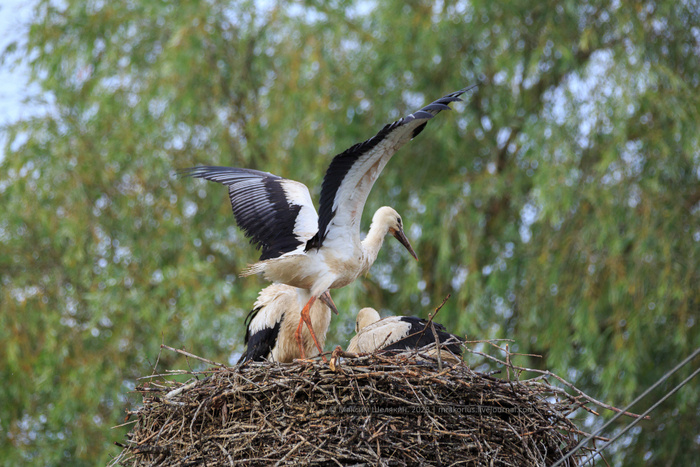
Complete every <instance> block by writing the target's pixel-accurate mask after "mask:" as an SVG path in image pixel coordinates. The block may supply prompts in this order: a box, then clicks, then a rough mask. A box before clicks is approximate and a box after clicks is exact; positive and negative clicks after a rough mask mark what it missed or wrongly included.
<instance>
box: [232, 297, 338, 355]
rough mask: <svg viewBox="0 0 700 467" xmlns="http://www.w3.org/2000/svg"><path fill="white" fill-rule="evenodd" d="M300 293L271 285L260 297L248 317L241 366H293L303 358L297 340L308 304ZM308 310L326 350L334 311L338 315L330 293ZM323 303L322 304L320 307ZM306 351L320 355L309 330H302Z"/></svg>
mask: <svg viewBox="0 0 700 467" xmlns="http://www.w3.org/2000/svg"><path fill="white" fill-rule="evenodd" d="M300 292H302V291H301V289H298V288H296V287H292V286H289V285H285V284H272V285H269V286H267V287H265V288H264V289H263V290H262V291H260V293H259V294H258V299H257V300H256V301H255V304H254V305H253V309H252V310H251V311H250V313H248V316H247V317H246V332H245V344H246V346H247V347H246V351H245V352H244V353H243V355H242V356H241V358H240V360H238V363H242V362H246V361H252V362H257V361H262V360H266V359H268V360H272V361H275V362H280V363H290V362H292V361H293V360H294V359H295V358H302V355H301V352H300V351H299V347H298V345H297V342H296V339H295V338H294V332H295V329H296V327H297V325H298V323H299V319H300V313H299V310H301V308H302V307H303V306H304V305H305V304H306V302H305V301H304V299H305V294H303V293H300ZM319 298H320V302H316V303H314V304H313V306H311V308H310V310H309V316H310V317H311V324H312V326H313V329H314V331H315V332H316V337H317V338H318V342H319V344H320V345H321V346H322V347H323V344H324V343H325V341H326V332H327V331H328V326H329V325H330V322H331V310H333V311H334V312H335V313H336V314H338V311H337V310H336V308H335V304H334V303H333V300H332V299H331V297H330V294H329V293H328V292H326V293H324V294H322V295H321V296H320V297H319ZM321 302H322V303H321ZM302 341H303V348H304V351H305V353H306V356H308V357H314V356H316V354H317V349H316V346H315V344H314V342H313V339H312V337H311V333H310V332H309V331H308V330H307V329H303V330H302Z"/></svg>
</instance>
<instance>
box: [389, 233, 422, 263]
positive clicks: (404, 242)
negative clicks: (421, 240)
mask: <svg viewBox="0 0 700 467" xmlns="http://www.w3.org/2000/svg"><path fill="white" fill-rule="evenodd" d="M391 233H392V235H393V236H394V237H396V240H398V241H399V242H401V244H402V245H403V246H405V247H406V249H407V250H408V252H409V253H411V256H413V257H414V258H416V261H418V256H416V252H415V251H413V247H412V246H411V243H410V242H409V241H408V237H406V234H405V233H403V229H402V230H394V231H392V232H391Z"/></svg>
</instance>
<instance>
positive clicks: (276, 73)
mask: <svg viewBox="0 0 700 467" xmlns="http://www.w3.org/2000/svg"><path fill="white" fill-rule="evenodd" d="M699 56H700V3H699V2H697V1H696V0H686V1H678V2H660V1H643V2H619V1H613V2H598V1H583V2H574V1H565V2H542V1H519V2H510V3H508V4H502V3H501V2H492V1H482V0H472V1H469V2H468V1H450V0H443V1H436V2H434V3H433V2H427V1H405V0H402V1H395V0H391V1H385V2H372V1H352V0H335V1H330V2H325V1H315V0H310V1H302V2H292V3H288V2H274V1H272V2H261V1H258V2H254V1H239V2H227V1H220V0H209V1H207V2H199V1H191V0H185V1H181V2H168V1H159V0H133V1H130V2H104V1H77V0H66V1H64V2H52V1H47V0H40V1H39V2H38V6H37V8H36V15H35V17H34V18H33V20H32V24H31V25H30V27H29V32H28V36H27V37H26V38H25V40H24V41H21V42H20V43H19V44H18V46H13V47H11V48H10V50H9V51H8V53H6V54H5V55H4V58H5V65H4V66H10V65H11V64H12V62H13V61H15V60H19V61H21V62H23V63H26V64H28V65H29V67H30V70H31V73H32V80H33V81H34V82H35V83H38V84H39V85H40V86H41V89H42V91H43V93H44V94H42V96H41V97H42V99H43V100H44V102H43V103H42V105H43V108H44V109H45V111H44V112H43V113H42V114H40V115H37V116H34V117H31V118H26V119H24V120H21V121H18V122H16V123H14V124H12V125H9V126H8V127H6V128H4V132H5V134H6V136H7V144H6V146H5V148H4V150H5V157H4V159H3V160H2V161H0V198H1V199H2V202H1V203H0V213H2V215H0V280H1V285H0V287H1V289H0V308H1V313H0V356H1V357H0V378H1V379H2V381H3V384H2V385H0V458H3V459H5V461H6V462H7V463H8V465H10V464H20V463H25V462H27V461H31V462H32V463H35V464H44V465H49V464H53V465H56V464H67V463H70V464H71V465H80V464H85V465H93V464H94V463H97V462H100V463H105V462H107V461H108V460H109V459H110V458H111V457H112V456H114V455H115V454H116V453H117V452H118V449H117V448H116V447H114V446H111V443H112V442H113V441H118V440H120V439H121V438H122V437H123V435H124V433H125V432H126V430H127V429H128V427H127V428H120V429H116V430H113V429H111V428H110V427H112V426H114V425H117V424H119V423H121V421H122V419H123V413H124V410H125V408H129V407H131V406H132V404H134V403H138V402H139V401H138V400H135V399H136V398H135V396H133V395H130V394H129V391H130V390H131V389H133V387H134V385H135V383H136V378H137V377H139V376H142V375H145V374H148V373H149V372H151V371H152V370H153V368H154V365H155V363H156V359H157V358H160V362H159V364H158V368H159V369H161V370H162V369H163V368H165V369H169V368H177V367H181V365H182V363H183V362H182V360H181V359H177V358H175V356H173V355H167V354H165V353H163V354H161V355H160V357H159V345H160V344H161V343H166V344H169V345H171V346H175V347H184V348H187V349H188V350H190V351H193V352H195V353H197V354H199V355H202V356H206V357H207V358H211V359H213V360H219V361H229V360H230V358H233V356H234V355H232V354H236V353H237V352H240V351H241V349H242V344H243V342H242V341H243V333H244V330H243V316H244V315H245V313H246V312H247V311H248V309H249V308H250V306H251V305H252V303H253V301H254V299H255V297H256V295H257V293H258V292H259V290H260V289H262V287H264V285H265V282H264V281H262V280H261V279H259V278H245V279H242V278H238V277H237V274H238V273H239V272H240V271H241V270H242V269H243V268H244V266H245V265H246V264H248V263H250V262H253V261H254V260H255V259H257V252H256V251H254V250H253V249H252V247H251V246H250V245H249V243H248V242H247V240H246V239H245V238H244V237H243V236H242V234H241V233H240V231H238V230H237V228H236V227H235V224H234V222H233V218H232V216H231V214H230V207H229V205H228V201H227V195H226V190H225V189H224V188H223V187H221V186H218V185H215V184H206V183H204V182H201V181H195V180H189V179H179V178H178V177H176V176H175V175H174V171H175V170H176V169H181V168H184V167H188V166H191V165H195V164H213V165H229V166H240V167H251V168H257V169H261V170H265V171H270V172H273V173H275V174H278V175H281V176H284V177H288V178H292V179H295V180H299V181H302V182H304V183H306V184H307V185H308V186H309V188H310V189H311V191H312V196H314V197H315V199H318V198H317V197H318V193H319V187H320V183H321V180H322V177H323V173H324V171H325V169H326V167H327V165H328V163H329V161H330V159H331V158H332V156H333V155H334V154H336V153H338V152H340V151H342V150H344V149H346V148H347V147H349V146H350V145H352V144H354V143H356V142H359V141H362V140H364V139H366V138H368V137H370V136H372V135H374V134H375V132H376V131H377V130H378V129H379V128H381V127H382V126H383V125H384V124H385V123H388V122H390V121H393V120H395V119H397V118H399V117H400V116H402V115H404V114H406V113H407V112H410V111H412V110H415V109H417V108H418V107H419V106H421V105H423V104H425V103H428V102H430V101H432V100H433V99H435V98H438V97H440V96H442V95H444V94H445V93H447V92H450V91H454V90H456V89H459V88H461V87H463V86H465V85H468V84H473V83H478V84H479V88H478V90H477V91H476V92H475V93H472V94H471V95H470V96H469V97H468V99H467V102H466V103H465V104H458V105H455V106H454V107H455V110H456V111H454V112H446V113H443V114H440V115H439V117H437V118H436V119H434V120H433V121H431V122H430V123H429V125H428V127H427V129H426V131H424V132H423V133H421V135H420V136H419V137H418V138H416V140H415V141H413V142H411V143H410V144H409V145H407V146H406V147H405V148H403V149H402V150H401V151H400V152H399V153H398V154H397V155H396V156H395V157H394V159H393V160H392V161H391V162H390V163H389V165H388V166H387V167H386V169H385V170H384V172H383V174H382V176H381V177H380V178H379V180H378V182H377V184H376V185H375V187H374V189H373V191H372V193H371V194H370V197H369V201H368V205H367V207H366V209H365V215H364V224H363V227H364V229H367V228H368V224H369V219H370V216H371V214H372V212H373V211H374V210H375V209H376V208H378V207H379V206H381V205H392V206H394V207H396V209H397V210H398V211H399V212H400V213H402V216H403V218H404V223H405V224H406V225H407V228H408V229H409V230H408V235H409V238H410V239H411V241H412V243H413V245H414V247H415V248H416V251H417V253H418V256H419V259H420V261H419V262H418V263H416V262H415V261H412V259H411V258H410V257H408V255H407V254H405V252H404V251H402V248H401V247H400V246H399V245H398V244H397V242H394V241H392V240H389V241H387V243H386V247H385V249H384V250H383V251H382V253H381V254H380V257H379V260H378V262H377V263H376V264H375V265H374V267H373V269H372V271H371V272H370V274H369V276H368V277H367V278H365V279H363V280H361V281H358V282H357V283H355V284H353V285H351V286H349V287H347V288H345V289H342V290H339V291H336V292H335V294H334V297H335V299H336V302H337V303H338V305H339V307H340V308H341V310H344V313H341V316H339V317H336V318H334V320H333V329H332V331H331V333H330V335H329V342H328V347H329V348H331V346H335V344H342V345H344V344H345V343H346V342H347V339H348V338H349V337H350V331H351V329H352V323H353V322H354V318H355V312H356V311H357V310H358V309H359V307H361V306H367V305H372V306H374V307H376V308H378V309H381V310H383V312H384V313H392V314H409V313H410V314H418V315H422V316H426V315H427V313H428V312H429V311H430V310H432V307H433V306H435V305H436V304H438V303H440V301H441V300H442V298H443V297H444V296H445V295H446V294H447V293H452V294H453V296H452V299H451V300H450V301H448V302H447V304H446V306H445V307H444V308H443V310H442V311H441V312H440V315H439V319H438V320H439V321H442V322H444V323H446V324H448V325H449V327H450V329H451V331H453V332H456V333H460V334H466V335H467V336H468V337H470V338H477V339H487V338H505V337H507V338H511V339H515V341H516V344H515V345H513V348H515V349H517V351H519V352H527V353H537V354H541V355H542V356H543V358H542V359H533V360H532V361H524V362H523V363H526V364H529V365H532V366H540V367H546V368H547V369H550V370H552V371H555V372H557V373H559V374H561V375H562V376H565V377H567V378H569V379H570V380H572V382H574V383H575V384H576V385H577V386H578V387H580V388H581V389H583V390H586V391H587V392H589V393H590V394H591V395H593V396H595V397H597V398H599V399H601V400H606V401H608V402H610V403H613V404H617V405H624V404H626V403H628V402H630V401H631V400H632V399H634V397H635V396H636V395H638V394H639V393H641V392H642V391H643V390H644V389H645V388H647V387H648V386H650V385H651V384H652V383H653V382H654V381H656V380H657V379H658V378H659V377H660V376H661V375H663V374H664V373H665V372H666V371H667V370H668V369H669V368H671V367H672V366H673V365H674V364H675V363H677V362H678V361H680V360H681V359H682V358H684V357H685V356H687V355H688V354H690V352H691V351H692V350H693V349H694V348H697V347H698V346H700V332H698V319H699V318H700V313H698V312H699V311H700V287H699V284H700V136H699V135H700V131H698V129H699V127H700V124H699V122H700V115H699V113H700V89H699V88H700V86H699V85H700V60H699V58H698V57H699ZM694 364H695V365H697V362H694ZM688 374H689V372H688V371H687V369H686V371H681V372H680V373H679V374H678V375H676V376H675V377H674V378H672V379H671V380H670V381H669V382H668V383H667V384H664V385H662V387H661V388H659V390H658V391H655V392H654V393H653V394H652V396H649V397H648V398H647V399H648V400H645V401H644V402H642V403H641V404H640V405H639V406H637V407H636V411H637V412H638V413H639V412H641V411H642V410H644V408H645V407H648V406H650V405H651V404H652V403H653V402H654V399H656V398H658V397H660V395H661V394H663V393H664V392H665V391H666V390H668V389H669V388H670V387H672V385H675V384H677V383H678V382H680V381H681V380H682V379H683V378H685V377H686V376H687V375H688ZM699 394H700V382H698V381H697V380H695V381H693V382H691V384H689V385H688V386H686V387H684V388H683V389H682V390H681V391H680V392H678V393H677V394H676V395H674V396H673V397H672V398H671V399H670V400H669V401H667V402H666V403H665V404H664V405H662V406H661V407H660V408H659V409H658V410H657V411H655V412H654V413H653V418H652V420H650V421H645V422H643V423H641V424H640V425H639V427H638V428H636V429H635V430H633V431H632V432H631V433H630V434H628V435H627V436H626V437H624V438H623V440H622V441H621V442H619V443H617V444H616V445H615V447H614V449H612V450H609V451H608V452H607V455H608V458H609V459H612V460H613V461H614V463H615V464H619V465H622V464H624V465H638V464H640V463H641V462H642V461H648V462H651V463H653V464H660V463H662V462H663V463H665V464H666V465H690V464H692V463H693V462H697V459H698V455H699V454H700V439H699V438H698V437H697V420H698V418H699V417H700V412H699V411H700V408H699V407H700V404H699V398H700V395H699ZM607 415H610V414H607ZM628 421H629V420H628ZM623 422H624V421H623ZM621 426H622V424H618V425H617V428H614V429H613V431H611V432H610V433H613V432H614V430H617V429H619V427H621ZM588 429H592V427H591V426H589V427H588Z"/></svg>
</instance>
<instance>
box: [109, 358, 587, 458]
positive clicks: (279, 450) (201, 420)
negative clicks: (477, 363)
mask: <svg viewBox="0 0 700 467" xmlns="http://www.w3.org/2000/svg"><path fill="white" fill-rule="evenodd" d="M332 368H334V369H335V371H333V370H332ZM191 374H192V375H193V376H194V378H193V379H192V380H190V381H189V382H188V383H179V382H174V381H170V380H168V379H165V378H162V380H161V381H157V382H156V381H154V380H152V381H149V382H148V383H146V384H143V385H142V386H139V387H138V388H137V391H138V392H140V393H141V394H142V395H143V406H142V407H141V408H139V409H138V410H137V411H135V412H133V413H132V415H135V417H136V420H135V424H134V426H133V428H132V430H131V432H130V433H129V434H128V437H127V439H128V440H127V442H126V444H124V445H122V446H123V447H124V450H123V451H122V452H121V454H120V456H119V457H118V458H117V459H115V463H117V462H118V463H120V464H121V465H159V466H169V465H233V464H239V463H244V462H245V463H246V464H252V465H263V464H264V465H267V464H272V463H276V462H281V463H303V464H336V465H345V464H358V463H368V464H380V465H422V464H431V465H456V464H460V465H501V466H523V465H551V464H552V463H553V462H554V461H556V460H558V459H560V458H561V457H562V455H563V453H566V452H567V451H569V450H570V449H571V448H573V447H574V446H575V445H576V443H577V442H578V441H579V440H578V438H579V435H580V434H582V433H581V432H580V431H579V430H578V429H577V428H576V426H575V425H574V424H573V423H572V421H571V420H570V419H569V418H568V417H569V416H570V415H571V414H572V413H573V412H574V411H575V410H577V409H578V408H580V407H581V406H582V405H583V404H582V403H581V402H580V401H579V399H577V398H574V397H573V396H569V395H567V394H566V392H565V391H563V390H561V389H558V388H555V387H553V386H551V385H550V384H549V383H548V382H547V381H546V380H544V379H543V378H535V379H531V380H525V381H508V380H504V379H499V378H495V377H493V376H491V375H488V374H483V373H477V372H474V371H472V370H470V369H469V368H468V367H467V365H466V364H463V363H461V364H459V365H454V366H445V367H444V368H443V369H442V370H439V369H438V366H437V365H434V364H432V363H426V362H425V361H420V360H417V359H416V358H415V355H411V354H408V353H405V354H401V355H396V356H381V355H375V356H369V357H360V358H345V359H343V360H342V364H340V365H337V366H334V365H331V366H329V364H327V363H322V362H320V361H318V360H316V361H302V362H300V361H297V362H295V363H292V364H270V363H254V364H246V365H245V366H243V367H235V368H228V367H223V366H222V367H219V368H213V369H210V370H206V371H203V372H196V373H191ZM120 445H121V444H120ZM582 454H583V453H581V455H582ZM579 459H580V457H579V456H573V457H572V458H570V459H568V460H567V462H566V463H565V464H564V465H577V463H578V460H579Z"/></svg>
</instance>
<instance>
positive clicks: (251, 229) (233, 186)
mask: <svg viewBox="0 0 700 467" xmlns="http://www.w3.org/2000/svg"><path fill="white" fill-rule="evenodd" d="M181 173H182V174H184V175H188V176H190V177H195V178H203V179H205V180H209V181H212V182H217V183H221V184H223V185H227V186H228V189H229V199H230V200H231V209H232V210H233V216H234V218H235V219H236V224H238V226H239V227H240V228H241V230H243V233H244V234H245V236H246V237H248V238H250V242H251V243H252V244H254V245H255V246H256V247H258V248H261V249H262V252H261V255H260V261H262V260H266V259H270V258H276V257H278V256H280V255H282V254H284V253H287V252H290V251H294V250H295V249H297V248H298V247H299V246H301V245H302V242H300V241H299V240H298V239H297V238H296V236H295V235H294V233H293V230H294V224H295V221H296V218H297V215H298V214H299V211H300V209H301V206H299V205H296V204H291V203H290V202H289V200H287V197H286V196H285V192H284V189H283V188H282V185H281V184H282V182H284V181H285V179H284V178H282V177H279V176H277V175H273V174H271V173H268V172H261V171H259V170H253V169H239V168H234V167H214V166H199V167H191V168H189V169H185V170H183V171H182V172H181Z"/></svg>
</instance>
